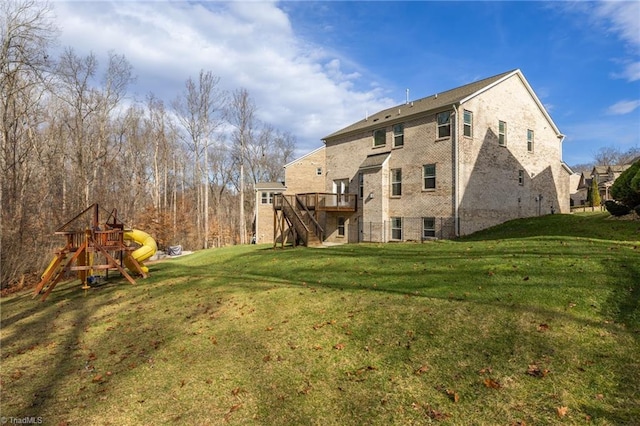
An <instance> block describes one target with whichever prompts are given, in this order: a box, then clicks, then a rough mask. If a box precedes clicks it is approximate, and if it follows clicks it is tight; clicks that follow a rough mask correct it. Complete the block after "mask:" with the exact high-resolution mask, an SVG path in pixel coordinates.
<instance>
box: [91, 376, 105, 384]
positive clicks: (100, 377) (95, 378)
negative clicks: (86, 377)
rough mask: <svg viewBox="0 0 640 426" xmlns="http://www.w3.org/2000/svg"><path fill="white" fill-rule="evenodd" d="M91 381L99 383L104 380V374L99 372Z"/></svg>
mask: <svg viewBox="0 0 640 426" xmlns="http://www.w3.org/2000/svg"><path fill="white" fill-rule="evenodd" d="M91 381H92V382H93V383H99V382H101V381H102V374H98V375H97V376H95V377H94V378H93V379H91Z"/></svg>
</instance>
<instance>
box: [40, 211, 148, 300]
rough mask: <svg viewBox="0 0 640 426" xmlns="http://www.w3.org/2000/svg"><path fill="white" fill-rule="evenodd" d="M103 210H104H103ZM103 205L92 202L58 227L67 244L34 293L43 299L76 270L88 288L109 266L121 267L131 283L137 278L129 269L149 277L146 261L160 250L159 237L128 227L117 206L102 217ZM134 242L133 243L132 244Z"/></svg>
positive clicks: (61, 249)
mask: <svg viewBox="0 0 640 426" xmlns="http://www.w3.org/2000/svg"><path fill="white" fill-rule="evenodd" d="M103 211H104V210H103ZM100 212H101V209H100V207H99V206H98V204H93V205H91V206H90V207H88V208H86V209H85V210H83V211H82V212H80V213H79V214H78V215H77V216H75V217H74V218H73V219H71V220H70V221H69V222H67V223H65V224H64V225H62V226H61V227H60V228H58V229H57V230H56V231H55V234H56V235H62V236H64V237H65V240H66V244H65V245H64V247H62V248H60V249H58V250H56V252H55V256H54V258H53V259H52V260H51V262H50V263H49V266H47V268H46V269H45V271H44V273H43V274H42V276H41V281H40V282H39V283H38V285H37V286H36V288H35V290H34V292H33V297H34V298H35V297H37V296H38V295H39V294H42V293H43V295H42V301H44V300H45V299H46V298H47V297H48V296H49V294H51V292H52V291H53V289H54V288H55V286H56V285H57V284H58V283H59V282H60V281H63V280H65V279H68V278H70V277H71V276H72V274H73V273H74V272H75V273H77V277H78V278H79V279H80V281H81V282H82V288H83V289H84V290H87V289H89V288H91V287H90V285H89V284H92V283H94V282H95V281H96V280H97V279H99V278H100V277H101V276H102V274H104V277H105V278H108V274H109V271H110V270H117V271H119V272H120V273H121V274H122V276H123V277H125V278H126V279H127V281H129V282H130V283H131V284H135V283H136V281H135V280H134V279H133V277H132V275H131V274H130V273H128V272H127V271H126V270H125V268H124V267H123V266H125V267H126V268H127V269H128V270H129V271H130V272H131V273H132V274H138V275H140V276H142V277H143V278H147V276H148V274H149V268H148V267H147V266H145V265H144V264H143V262H144V261H145V260H147V259H149V258H150V257H151V256H153V255H154V254H155V252H156V250H157V245H156V241H155V240H154V239H153V238H152V237H151V236H150V235H149V234H147V233H146V232H143V231H140V230H138V229H125V225H124V223H122V222H120V221H119V220H118V218H117V211H116V210H115V209H114V210H112V211H111V212H108V211H104V212H106V213H108V215H107V217H106V219H105V220H103V221H101V220H100ZM132 243H133V244H132Z"/></svg>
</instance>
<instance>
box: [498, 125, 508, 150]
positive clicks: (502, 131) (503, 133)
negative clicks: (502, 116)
mask: <svg viewBox="0 0 640 426" xmlns="http://www.w3.org/2000/svg"><path fill="white" fill-rule="evenodd" d="M498 145H500V146H506V145H507V123H505V122H504V121H498Z"/></svg>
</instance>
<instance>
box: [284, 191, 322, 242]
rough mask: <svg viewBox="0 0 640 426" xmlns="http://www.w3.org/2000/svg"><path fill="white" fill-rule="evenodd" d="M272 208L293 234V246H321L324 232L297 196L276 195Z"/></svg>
mask: <svg viewBox="0 0 640 426" xmlns="http://www.w3.org/2000/svg"><path fill="white" fill-rule="evenodd" d="M273 206H274V209H275V210H276V211H280V212H281V213H282V219H283V220H284V221H286V222H287V224H288V225H289V230H290V231H292V232H293V244H294V245H296V244H298V243H301V244H303V245H305V246H307V247H314V246H315V247H317V246H321V245H322V240H323V235H324V230H323V229H322V227H321V226H320V224H319V223H318V221H317V220H316V218H315V217H314V216H313V214H312V213H311V211H310V210H309V209H308V208H307V207H306V206H305V204H304V203H303V202H302V200H301V199H300V198H299V197H298V196H297V195H282V194H278V195H276V198H275V200H274V204H273ZM276 220H277V219H276ZM282 228H284V227H282ZM281 231H284V229H281ZM283 234H284V232H283Z"/></svg>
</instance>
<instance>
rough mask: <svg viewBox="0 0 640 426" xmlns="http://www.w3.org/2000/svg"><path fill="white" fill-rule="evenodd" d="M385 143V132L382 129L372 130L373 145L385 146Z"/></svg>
mask: <svg viewBox="0 0 640 426" xmlns="http://www.w3.org/2000/svg"><path fill="white" fill-rule="evenodd" d="M386 143H387V132H386V131H385V130H384V129H378V130H374V131H373V146H374V147H376V146H385V144H386Z"/></svg>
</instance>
